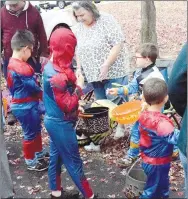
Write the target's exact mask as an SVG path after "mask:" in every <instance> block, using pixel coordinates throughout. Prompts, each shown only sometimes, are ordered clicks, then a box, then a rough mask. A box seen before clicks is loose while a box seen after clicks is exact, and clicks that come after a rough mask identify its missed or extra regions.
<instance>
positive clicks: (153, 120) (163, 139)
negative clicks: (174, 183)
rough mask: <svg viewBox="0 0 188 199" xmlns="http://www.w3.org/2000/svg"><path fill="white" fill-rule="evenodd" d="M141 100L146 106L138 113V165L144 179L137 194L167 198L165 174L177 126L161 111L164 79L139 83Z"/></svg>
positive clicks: (168, 165)
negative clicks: (140, 190)
mask: <svg viewBox="0 0 188 199" xmlns="http://www.w3.org/2000/svg"><path fill="white" fill-rule="evenodd" d="M143 101H145V102H146V103H147V104H148V106H147V110H145V111H143V112H142V113H141V115H140V118H139V131H140V150H141V158H142V160H143V163H142V168H143V169H144V172H145V174H146V175H147V181H146V185H145V188H144V191H143V193H142V195H141V196H140V198H168V197H169V176H168V174H169V170H170V162H171V160H172V153H173V146H174V144H177V140H178V137H179V130H178V129H175V127H174V125H173V122H172V121H171V120H170V119H169V118H168V117H167V116H166V115H164V114H162V113H161V109H162V108H163V106H164V104H165V103H166V102H167V101H168V91H167V85H166V83H165V82H164V81H163V80H161V79H159V78H152V79H149V80H147V81H146V82H145V83H144V85H143Z"/></svg>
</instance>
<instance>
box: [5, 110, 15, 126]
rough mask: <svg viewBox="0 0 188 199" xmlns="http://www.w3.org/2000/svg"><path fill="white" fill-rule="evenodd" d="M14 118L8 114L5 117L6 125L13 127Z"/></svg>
mask: <svg viewBox="0 0 188 199" xmlns="http://www.w3.org/2000/svg"><path fill="white" fill-rule="evenodd" d="M16 121H17V120H16V118H15V116H14V115H13V114H12V113H11V112H10V113H8V115H7V123H8V125H11V126H12V125H14V124H15V123H16Z"/></svg>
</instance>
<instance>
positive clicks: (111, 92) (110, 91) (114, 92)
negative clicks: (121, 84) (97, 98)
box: [106, 88, 118, 95]
mask: <svg viewBox="0 0 188 199" xmlns="http://www.w3.org/2000/svg"><path fill="white" fill-rule="evenodd" d="M106 94H107V95H117V94H118V88H110V89H107V90H106Z"/></svg>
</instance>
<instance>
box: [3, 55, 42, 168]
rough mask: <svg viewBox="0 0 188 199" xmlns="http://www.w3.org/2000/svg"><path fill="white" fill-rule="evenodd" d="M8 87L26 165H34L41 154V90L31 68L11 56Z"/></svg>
mask: <svg viewBox="0 0 188 199" xmlns="http://www.w3.org/2000/svg"><path fill="white" fill-rule="evenodd" d="M7 84H8V88H9V90H10V92H11V95H12V102H11V110H12V112H13V114H14V115H15V116H16V118H17V119H18V121H19V122H20V124H21V126H22V129H23V134H24V140H23V152H24V158H25V161H26V164H27V165H30V166H35V165H36V163H37V158H40V157H41V156H42V155H43V148H42V138H41V119H40V113H39V110H38V105H39V99H41V97H42V91H41V88H40V87H39V85H38V83H37V80H36V78H35V75H34V70H33V68H32V67H31V66H30V65H29V64H27V63H26V62H23V61H21V60H18V59H15V58H11V59H10V61H9V65H8V76H7Z"/></svg>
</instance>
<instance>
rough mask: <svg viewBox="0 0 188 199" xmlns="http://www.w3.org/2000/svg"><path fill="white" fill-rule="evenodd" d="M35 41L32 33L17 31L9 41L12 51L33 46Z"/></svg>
mask: <svg viewBox="0 0 188 199" xmlns="http://www.w3.org/2000/svg"><path fill="white" fill-rule="evenodd" d="M34 44H35V39H34V36H33V34H32V32H30V31H28V30H17V31H16V33H15V34H14V35H13V37H12V39H11V48H12V50H17V51H20V50H21V49H22V48H23V47H26V46H29V47H31V46H34Z"/></svg>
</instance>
